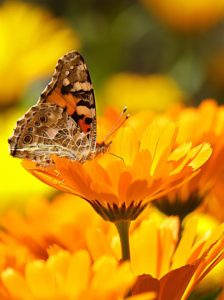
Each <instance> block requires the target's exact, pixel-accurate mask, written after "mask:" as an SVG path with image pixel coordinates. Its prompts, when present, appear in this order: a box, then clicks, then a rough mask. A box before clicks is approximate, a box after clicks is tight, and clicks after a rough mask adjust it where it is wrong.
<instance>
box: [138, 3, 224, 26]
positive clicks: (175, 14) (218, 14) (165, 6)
mask: <svg viewBox="0 0 224 300" xmlns="http://www.w3.org/2000/svg"><path fill="white" fill-rule="evenodd" d="M141 2H142V3H143V4H144V5H145V7H146V8H147V9H149V11H150V12H151V11H152V12H153V13H154V14H155V16H157V17H158V18H159V19H160V20H161V21H162V22H164V23H166V24H168V25H169V26H171V27H173V28H174V29H177V30H181V31H198V30H205V29H208V28H209V27H211V26H213V25H215V24H217V23H218V22H219V21H220V20H221V19H222V18H223V13H224V1H222V0H220V1H213V0H197V1H194V0H189V1H184V0H169V1H163V0H142V1H141Z"/></svg>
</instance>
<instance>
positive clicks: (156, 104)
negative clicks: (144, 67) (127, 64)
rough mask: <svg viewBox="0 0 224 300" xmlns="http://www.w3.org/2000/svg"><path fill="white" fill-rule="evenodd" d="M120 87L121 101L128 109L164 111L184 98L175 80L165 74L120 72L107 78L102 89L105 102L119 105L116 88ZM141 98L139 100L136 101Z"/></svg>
mask: <svg viewBox="0 0 224 300" xmlns="http://www.w3.org/2000/svg"><path fill="white" fill-rule="evenodd" d="M119 88H120V89H122V102H123V103H125V104H126V105H127V106H128V109H129V111H139V110H140V109H142V110H143V109H152V110H154V111H164V110H165V109H166V108H167V107H169V106H170V105H172V104H174V103H179V102H181V101H183V100H184V98H185V96H184V93H183V91H182V90H181V88H180V87H179V86H178V84H177V82H175V80H174V79H173V78H171V77H169V76H167V75H165V74H160V75H155V74H154V75H139V74H132V73H130V74H128V73H120V74H116V75H114V76H113V77H111V78H109V79H108V80H107V81H106V83H105V86H104V88H103V91H102V98H103V99H107V103H114V104H115V105H117V106H120V98H119V97H117V92H116V91H117V90H119ZM137 99H141V101H137Z"/></svg>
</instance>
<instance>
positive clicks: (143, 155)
mask: <svg viewBox="0 0 224 300" xmlns="http://www.w3.org/2000/svg"><path fill="white" fill-rule="evenodd" d="M110 112H111V115H110ZM223 116H224V110H223V107H222V106H219V105H217V103H216V102H215V101H214V100H206V101H204V102H203V103H202V104H201V105H200V106H199V107H197V108H193V107H192V108H191V107H190V108H186V107H180V106H177V107H175V108H174V109H172V110H170V111H168V112H167V113H166V114H153V113H152V112H144V114H142V113H141V112H140V113H139V114H136V115H133V117H131V118H130V119H129V120H128V121H126V123H125V125H123V126H122V127H121V128H119V129H118V130H117V132H115V133H114V134H113V135H112V136H111V137H110V138H109V140H107V141H106V142H107V143H108V145H109V146H108V150H107V152H106V153H100V154H99V155H97V156H96V157H94V158H92V159H90V160H87V161H85V162H78V161H74V160H71V159H69V158H65V157H58V156H52V160H53V161H54V163H53V164H50V165H48V166H42V165H39V164H36V163H35V162H33V161H27V160H26V161H23V162H22V165H23V167H24V168H25V169H26V170H27V171H29V172H30V173H31V174H32V175H34V176H35V177H37V178H38V179H40V180H41V181H43V182H44V183H46V184H48V185H50V186H52V187H54V188H56V189H57V190H60V191H62V192H63V193H61V194H59V195H58V196H57V197H54V199H53V200H52V201H51V202H49V201H48V200H43V199H42V200H41V199H37V201H36V202H34V203H33V202H30V203H29V204H27V208H26V211H25V215H22V214H21V213H19V212H18V211H15V210H12V211H8V212H7V213H5V214H4V215H3V216H2V217H1V218H0V224H1V227H2V228H3V231H2V232H1V233H0V250H1V251H2V261H1V264H0V271H1V275H0V278H1V281H0V295H1V297H2V299H5V300H6V299H7V300H14V299H15V300H20V299H21V300H26V299H27V300H28V299H29V300H30V299H31V300H36V299H38V300H39V299H40V300H42V299H44V300H45V299H46V300H58V299H66V300H67V299H68V300H70V299H72V300H73V299H75V300H76V299H77V300H78V299H111V300H120V299H132V300H134V299H135V300H136V299H138V300H140V299H142V300H143V299H145V300H149V299H154V300H156V299H157V300H158V299H160V300H167V299H168V300H169V299H170V300H172V299H180V300H187V299H188V297H189V296H190V295H191V294H192V293H193V292H195V291H197V289H196V287H197V286H198V285H199V283H201V282H202V287H201V289H203V282H206V284H205V285H206V288H208V289H211V290H212V289H214V286H213V285H212V284H211V283H210V282H214V281H211V280H209V277H208V276H207V275H208V274H210V273H211V272H212V271H213V269H214V268H215V267H216V266H217V267H219V270H220V271H219V272H218V273H219V274H220V272H223V264H222V261H223V258H224V250H223V249H224V227H223V224H220V223H219V222H218V221H217V222H216V223H213V225H212V226H210V225H209V226H207V227H206V228H204V229H203V230H202V229H200V228H202V225H201V222H202V221H201V220H202V215H201V213H202V210H203V211H204V212H205V211H206V212H207V213H208V210H206V209H207V207H208V203H212V202H211V198H210V197H212V196H213V197H217V195H219V193H218V192H217V191H221V189H222V186H221V178H222V176H221V174H222V172H221V168H222V164H221V162H222V157H223V151H224V148H223V140H222V137H223V134H224V126H223V125H224V122H223V120H224V118H223ZM114 119H116V110H110V111H108V112H107V119H106V120H104V118H102V119H101V121H100V122H101V123H102V124H100V126H98V129H99V134H98V139H99V140H98V142H99V143H100V142H101V141H100V139H101V138H102V137H103V135H104V132H105V131H106V129H105V128H104V126H103V125H104V122H105V126H106V127H108V126H110V123H113V122H114V121H113V120H114ZM195 128H198V130H197V132H195ZM65 193H66V194H65ZM211 195H212V196H211ZM83 199H84V200H85V201H84V200H83ZM208 199H210V200H208ZM217 199H218V198H217ZM217 201H220V202H219V203H221V198H220V199H219V200H217ZM89 204H90V205H89ZM149 204H151V205H149ZM91 206H92V207H91ZM158 209H159V210H160V211H161V212H162V213H161V212H159V211H158ZM94 210H95V211H96V212H97V213H96V212H94ZM192 212H194V214H195V215H193V216H191V217H190V215H189V214H190V213H192ZM165 214H167V215H170V217H168V216H165ZM186 216H187V218H185V217H186ZM108 221H109V222H108ZM220 221H222V220H221V219H220ZM114 225H115V226H114ZM116 229H117V230H116ZM12 247H13V250H12ZM216 277H217V276H216ZM220 277H221V278H222V276H220V275H219V276H218V278H219V279H217V280H216V281H217V286H218V287H220V286H221V285H222V284H223V281H222V279H220ZM204 278H205V279H206V278H207V279H206V280H204ZM74 286H75V287H74Z"/></svg>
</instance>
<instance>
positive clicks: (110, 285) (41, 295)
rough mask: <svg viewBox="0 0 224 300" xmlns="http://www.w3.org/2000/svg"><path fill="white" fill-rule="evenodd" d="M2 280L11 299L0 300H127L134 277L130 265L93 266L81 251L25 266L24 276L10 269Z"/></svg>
mask: <svg viewBox="0 0 224 300" xmlns="http://www.w3.org/2000/svg"><path fill="white" fill-rule="evenodd" d="M1 279H2V285H3V288H2V289H3V291H4V292H5V295H8V298H7V297H4V294H3V292H2V294H3V295H2V296H1V299H8V300H35V299H45V300H56V299H57V300H59V299H66V300H79V299H80V300H81V299H82V300H83V299H88V300H105V299H107V300H118V299H124V296H125V294H126V293H127V290H128V289H129V288H130V287H131V285H132V284H133V282H134V280H135V277H134V276H133V274H132V272H131V270H130V265H129V263H123V264H122V265H119V263H118V262H117V261H116V260H115V259H114V258H113V257H109V256H104V257H101V258H100V259H99V260H97V261H96V262H94V263H93V262H92V261H91V258H90V256H89V254H88V252H87V251H84V250H82V251H77V252H75V253H74V254H70V253H69V252H66V251H59V252H58V253H56V254H54V255H53V254H52V255H51V256H50V257H49V258H48V260H47V261H42V260H34V261H32V262H30V263H28V264H27V265H26V267H25V270H24V273H20V272H18V271H16V270H14V269H12V268H8V269H6V270H5V271H3V272H2V273H1ZM102 283H103V284H102ZM0 292H1V290H0ZM147 299H150V298H147ZM133 300H134V299H133ZM145 300H146V298H145Z"/></svg>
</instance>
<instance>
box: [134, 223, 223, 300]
mask: <svg viewBox="0 0 224 300" xmlns="http://www.w3.org/2000/svg"><path fill="white" fill-rule="evenodd" d="M168 220H169V219H168ZM168 220H165V223H162V224H161V225H160V226H159V228H158V226H157V225H156V224H155V223H154V222H152V221H150V220H149V221H145V222H143V223H142V224H141V226H140V228H139V230H136V232H135V233H134V235H133V243H132V244H131V246H132V249H133V252H132V253H133V256H132V267H133V269H134V270H135V272H136V273H137V274H139V275H140V274H150V275H151V276H153V277H154V279H153V278H150V277H149V276H140V278H139V282H138V283H137V284H136V286H135V288H134V293H135V292H136V293H137V292H139V291H143V290H145V291H146V290H148V291H149V290H154V291H157V292H158V295H159V296H158V297H159V299H164V300H165V299H166V300H168V299H174V298H173V297H174V295H175V297H177V298H176V299H181V300H184V299H188V297H189V294H190V292H192V290H193V288H194V287H195V286H196V285H197V284H198V283H199V282H200V281H201V280H202V279H203V278H204V277H205V276H206V275H207V274H208V273H209V272H210V271H211V270H212V269H213V268H214V267H215V266H216V265H217V264H218V263H219V262H220V261H221V260H223V258H224V251H223V246H224V227H223V225H221V226H220V227H218V228H217V229H216V230H214V231H213V232H212V233H210V234H209V235H208V233H207V234H206V235H204V236H202V237H197V235H196V223H195V220H192V222H189V224H188V225H187V226H186V228H185V230H184V233H183V237H182V239H181V240H180V241H179V244H178V238H177V232H178V230H177V227H178V221H176V224H175V219H173V218H171V219H170V221H168ZM175 228H176V229H175ZM148 234H150V239H147V238H145V237H146V236H148ZM137 240H138V242H136V241H137ZM155 278H157V280H155ZM174 278H175V279H174ZM177 280H178V284H177ZM155 282H157V284H155ZM153 286H154V287H155V286H157V287H156V288H154V289H153Z"/></svg>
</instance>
